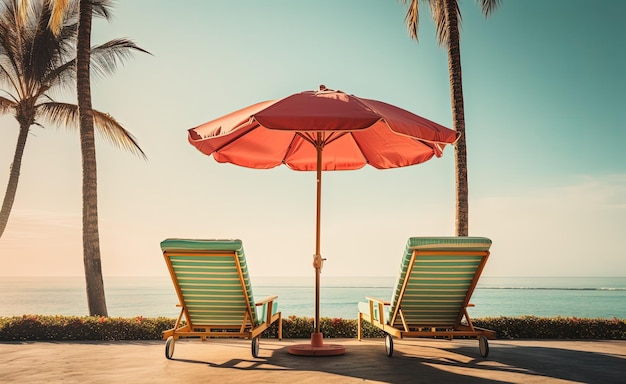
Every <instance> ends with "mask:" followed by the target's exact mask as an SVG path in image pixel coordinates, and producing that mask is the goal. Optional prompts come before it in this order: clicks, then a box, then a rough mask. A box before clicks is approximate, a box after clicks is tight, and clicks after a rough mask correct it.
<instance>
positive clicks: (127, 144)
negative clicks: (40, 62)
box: [37, 102, 147, 159]
mask: <svg viewBox="0 0 626 384" xmlns="http://www.w3.org/2000/svg"><path fill="white" fill-rule="evenodd" d="M92 111H93V123H94V128H95V129H96V132H98V134H99V135H100V136H102V137H104V138H105V139H106V140H107V141H109V142H110V143H111V144H113V145H114V146H116V147H118V148H120V149H123V150H127V151H129V152H131V153H133V154H134V155H137V156H139V157H141V158H143V159H146V158H147V157H146V154H145V153H144V152H143V150H142V149H141V148H140V147H139V144H138V143H137V140H136V139H135V137H134V136H133V135H132V134H131V133H130V132H129V131H127V130H126V129H125V128H124V127H122V125H121V124H120V123H118V122H117V121H116V120H115V119H114V118H113V116H111V115H109V114H108V113H103V112H100V111H97V110H95V109H94V110H92ZM37 117H38V118H39V119H40V120H45V121H46V122H48V123H50V124H53V125H56V126H59V127H61V128H67V129H74V130H78V129H79V125H80V124H79V120H78V106H77V105H75V104H68V103H60V102H46V103H42V104H39V105H38V106H37Z"/></svg>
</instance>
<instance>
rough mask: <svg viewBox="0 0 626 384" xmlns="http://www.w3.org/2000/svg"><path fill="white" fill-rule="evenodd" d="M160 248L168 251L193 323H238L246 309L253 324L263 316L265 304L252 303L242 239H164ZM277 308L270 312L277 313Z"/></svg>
mask: <svg viewBox="0 0 626 384" xmlns="http://www.w3.org/2000/svg"><path fill="white" fill-rule="evenodd" d="M161 249H162V250H163V251H167V255H168V257H169V261H170V264H171V272H172V273H173V274H174V275H175V277H176V278H175V279H174V280H175V282H174V283H175V285H177V291H178V293H179V299H180V300H181V305H184V306H185V307H186V309H187V311H188V313H189V320H190V322H191V323H192V324H194V325H195V326H199V325H212V326H219V325H232V324H237V323H241V322H242V320H243V318H244V316H245V313H246V311H247V309H248V308H251V309H252V310H251V316H252V322H253V325H258V324H259V319H265V316H264V314H265V310H266V309H265V306H263V308H256V307H255V304H254V303H255V301H254V297H253V295H252V285H251V283H250V276H249V274H248V264H247V263H246V257H245V253H244V250H243V245H242V242H241V240H238V239H233V240H191V239H166V240H164V241H162V242H161ZM233 253H234V256H233ZM239 269H241V278H240V275H239ZM242 280H243V284H242ZM180 296H182V297H180ZM246 298H247V302H246ZM276 307H277V306H274V307H273V310H272V312H274V313H276V310H277V308H276ZM259 315H261V316H259Z"/></svg>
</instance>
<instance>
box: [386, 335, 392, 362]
mask: <svg viewBox="0 0 626 384" xmlns="http://www.w3.org/2000/svg"><path fill="white" fill-rule="evenodd" d="M385 352H386V353H387V357H391V356H392V355H393V338H392V337H391V335H390V334H388V333H386V334H385Z"/></svg>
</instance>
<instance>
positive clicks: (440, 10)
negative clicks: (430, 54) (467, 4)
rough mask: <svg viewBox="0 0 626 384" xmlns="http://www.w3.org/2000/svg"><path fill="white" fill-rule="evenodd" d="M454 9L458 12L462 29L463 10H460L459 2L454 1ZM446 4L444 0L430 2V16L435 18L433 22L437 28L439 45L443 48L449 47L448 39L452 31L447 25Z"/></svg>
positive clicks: (458, 19) (457, 16)
mask: <svg viewBox="0 0 626 384" xmlns="http://www.w3.org/2000/svg"><path fill="white" fill-rule="evenodd" d="M452 1H453V5H454V9H455V12H456V19H457V22H458V26H459V28H460V25H461V10H460V8H459V2H458V1H457V0H452ZM445 7H446V2H445V1H443V0H430V14H431V16H432V18H433V22H434V23H435V28H436V31H437V43H438V44H439V45H441V46H443V47H447V46H448V39H449V33H450V29H449V28H448V26H447V25H446V8H445Z"/></svg>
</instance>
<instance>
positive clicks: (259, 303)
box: [254, 296, 278, 307]
mask: <svg viewBox="0 0 626 384" xmlns="http://www.w3.org/2000/svg"><path fill="white" fill-rule="evenodd" d="M277 298H278V296H268V297H266V298H265V299H263V300H261V301H257V302H256V303H255V304H254V305H256V306H257V307H258V306H260V305H263V304H266V303H269V302H272V301H274V300H276V299H277Z"/></svg>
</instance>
